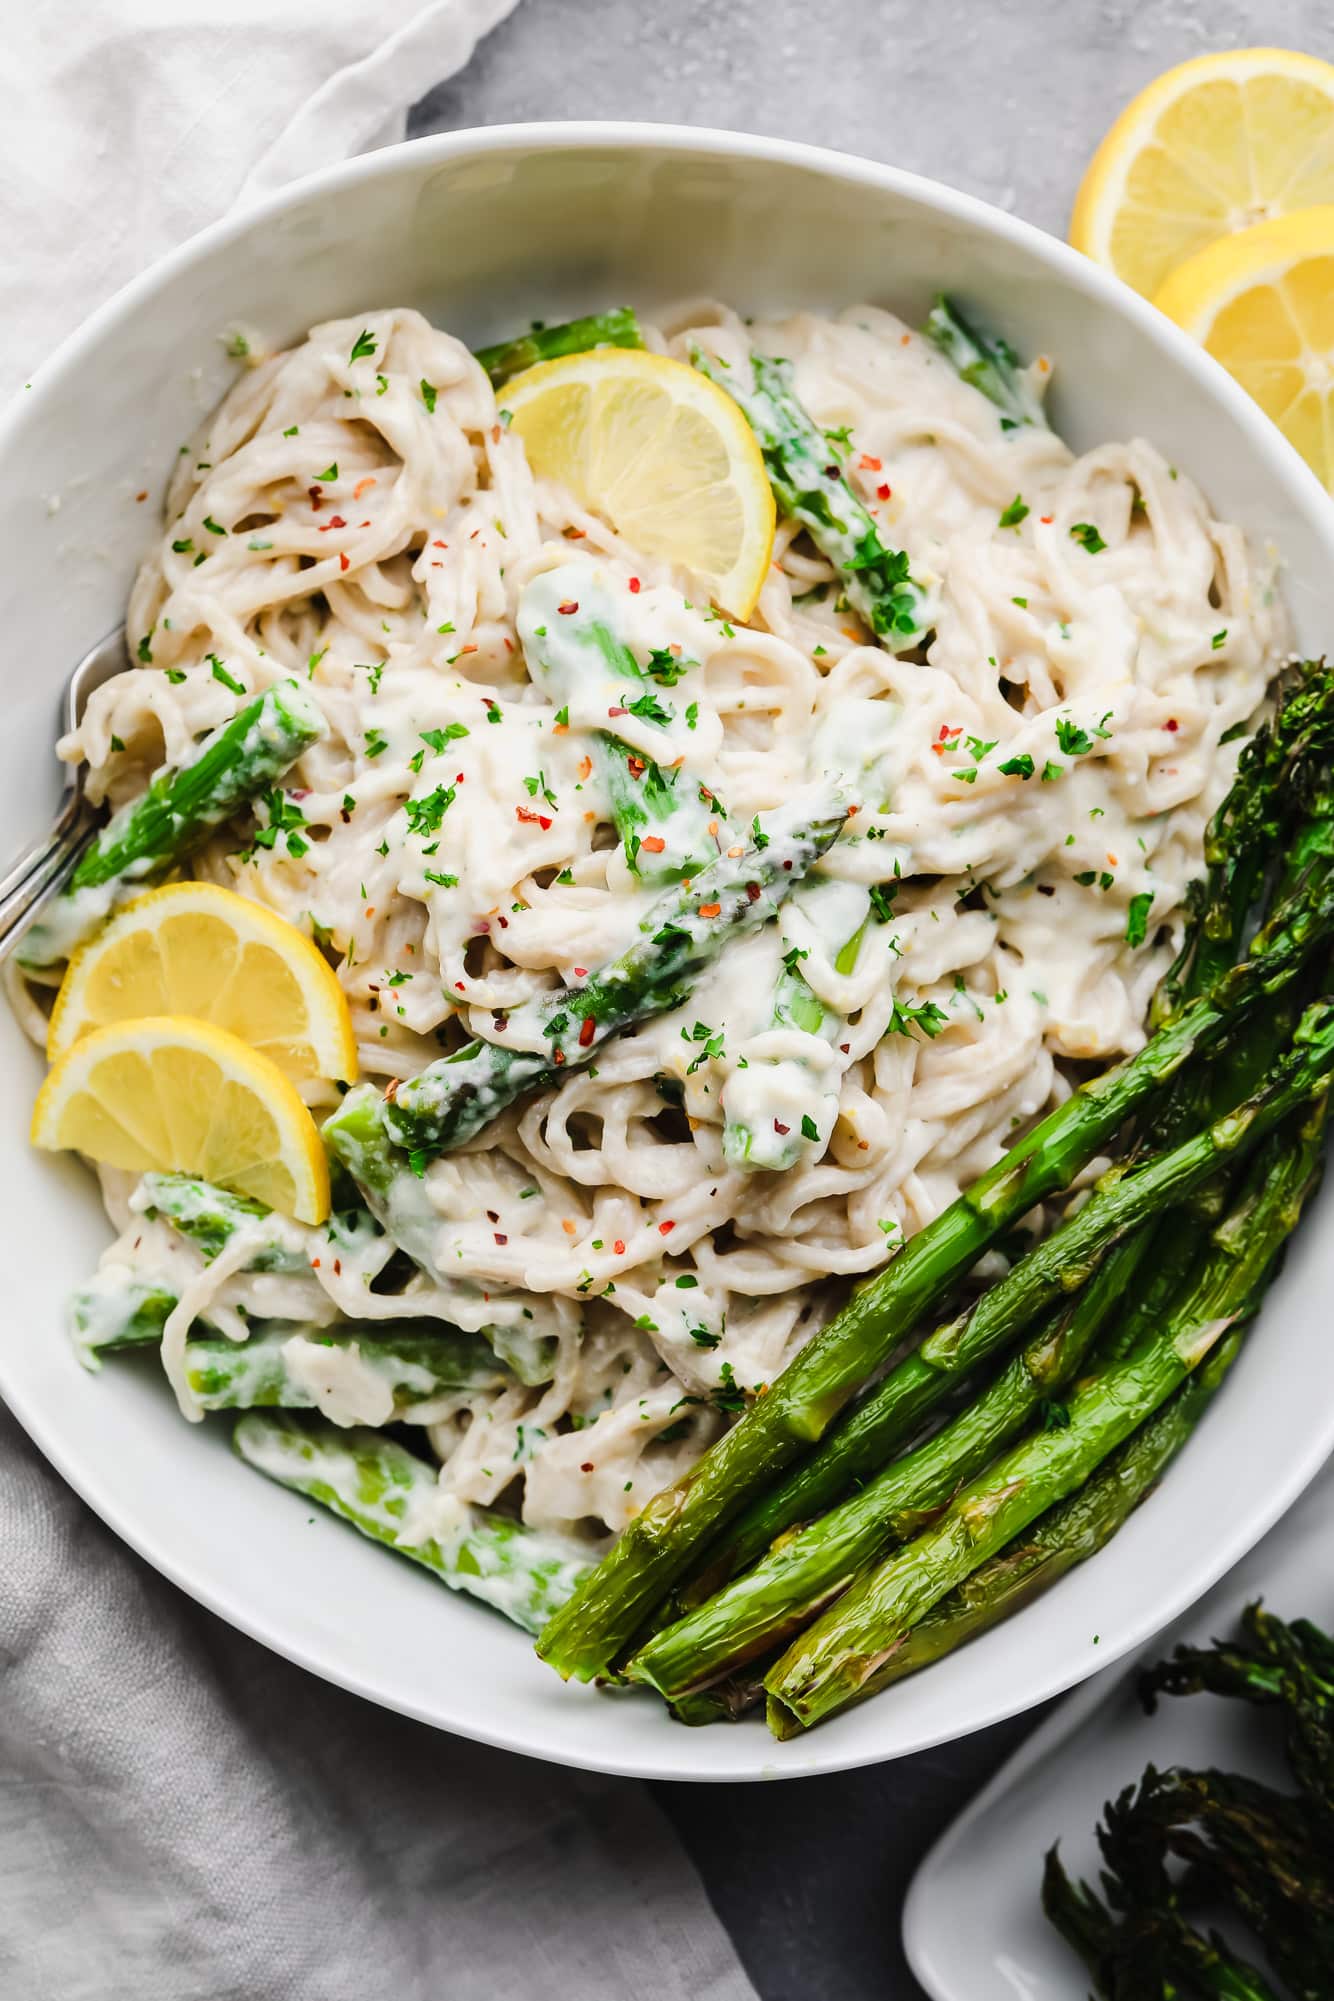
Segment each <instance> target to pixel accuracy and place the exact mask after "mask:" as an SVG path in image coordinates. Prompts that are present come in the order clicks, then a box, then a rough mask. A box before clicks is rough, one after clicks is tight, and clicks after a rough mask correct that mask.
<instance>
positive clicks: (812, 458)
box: [690, 348, 932, 653]
mask: <svg viewBox="0 0 1334 2001" xmlns="http://www.w3.org/2000/svg"><path fill="white" fill-rule="evenodd" d="M690 359H691V361H692V362H693V364H694V366H695V367H696V368H698V369H699V370H700V372H701V374H703V375H707V376H708V378H709V380H710V381H711V382H716V383H717V384H718V386H719V387H720V388H722V389H725V390H726V391H727V393H728V395H729V396H731V397H732V399H733V400H734V401H735V402H736V403H739V404H740V406H741V408H742V410H743V411H744V412H745V416H746V420H747V422H748V423H749V425H750V427H751V429H752V431H754V433H755V436H756V438H757V439H758V441H759V446H760V450H761V452H762V453H763V455H764V463H765V467H766V469H767V471H768V474H769V484H770V485H771V486H772V488H773V490H774V498H775V500H776V501H777V503H778V505H779V507H780V508H781V509H782V511H783V513H784V514H786V515H789V516H790V517H791V518H792V520H794V521H799V522H800V523H801V525H802V527H803V528H804V529H805V530H806V532H807V534H808V535H809V536H810V538H811V540H812V541H813V542H814V544H815V546H816V548H817V549H818V550H819V551H820V553H821V555H822V556H825V557H827V558H828V560H829V561H830V562H831V563H832V564H833V566H834V568H835V569H836V570H837V571H838V574H839V576H840V577H841V579H842V582H843V590H844V593H845V594H846V596H847V600H848V603H849V604H850V605H851V606H852V608H853V610H854V611H855V612H856V613H857V614H858V616H859V617H860V618H862V619H864V620H865V622H866V624H867V625H868V626H869V627H870V629H871V631H872V632H873V633H874V634H875V635H876V637H877V638H878V639H879V640H880V641H881V642H882V643H883V644H884V645H885V646H887V647H888V648H889V649H890V651H891V652H894V653H901V652H903V651H904V649H905V648H907V647H910V646H920V645H921V644H922V642H923V640H924V639H925V638H926V635H927V631H928V629H929V627H930V623H931V617H932V614H931V611H930V607H929V604H928V600H927V594H926V592H925V590H924V589H923V587H922V585H921V584H919V583H918V582H916V580H915V579H914V578H913V576H912V575H911V572H910V568H909V562H908V557H907V554H906V553H905V552H904V551H903V550H902V549H891V548H888V547H887V546H886V544H885V543H884V541H883V540H882V539H881V535H880V530H879V528H878V527H877V525H876V522H875V517H874V516H873V515H872V514H871V512H870V510H869V509H868V508H867V507H865V506H864V505H863V503H862V502H861V501H860V500H859V499H858V498H857V495H856V494H855V493H854V492H853V491H852V488H851V487H850V486H849V485H848V483H847V480H846V479H845V478H844V476H843V470H842V468H841V466H840V465H839V463H838V458H837V454H836V452H835V448H834V446H833V445H832V444H831V443H830V441H829V439H828V438H826V436H825V435H824V432H823V431H822V430H821V429H820V428H819V426H818V425H817V424H816V423H814V422H813V421H812V419H811V418H810V416H809V415H808V414H807V412H806V411H805V410H804V409H803V408H802V406H801V404H800V403H799V402H798V400H797V397H796V394H795V392H794V390H793V387H792V366H791V363H790V362H786V361H778V360H773V359H771V358H770V357H769V356H768V355H763V354H753V355H751V357H750V361H749V366H747V365H746V364H745V363H743V364H742V365H741V367H740V368H732V367H731V366H730V365H729V364H728V363H726V362H723V361H720V360H719V359H718V358H717V356H715V355H711V354H705V353H704V352H703V350H702V349H700V348H692V350H691V354H690Z"/></svg>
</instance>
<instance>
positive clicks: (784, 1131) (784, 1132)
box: [774, 1119, 792, 1139]
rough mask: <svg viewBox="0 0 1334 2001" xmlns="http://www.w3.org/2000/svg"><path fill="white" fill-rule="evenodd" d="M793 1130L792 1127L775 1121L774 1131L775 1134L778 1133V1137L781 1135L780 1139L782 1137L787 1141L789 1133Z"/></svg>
mask: <svg viewBox="0 0 1334 2001" xmlns="http://www.w3.org/2000/svg"><path fill="white" fill-rule="evenodd" d="M791 1130H792V1128H791V1126H785V1125H780V1123H779V1121H778V1120H777V1119H775V1120H774V1131H775V1132H776V1133H777V1134H778V1135H779V1136H780V1137H781V1138H782V1139H786V1138H787V1136H788V1134H789V1133H790V1132H791Z"/></svg>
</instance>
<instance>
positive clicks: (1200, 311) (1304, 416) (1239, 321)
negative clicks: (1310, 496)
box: [1155, 205, 1334, 490]
mask: <svg viewBox="0 0 1334 2001" xmlns="http://www.w3.org/2000/svg"><path fill="white" fill-rule="evenodd" d="M1155 304H1157V305H1158V306H1160V307H1161V308H1162V310H1163V312H1165V313H1166V314H1167V316H1168V318H1169V319H1173V320H1175V321H1176V323H1177V325H1178V326H1181V327H1184V328H1185V329H1186V332H1187V333H1190V334H1193V335H1194V336H1195V338H1196V340H1198V341H1199V342H1201V344H1202V345H1203V346H1204V347H1206V348H1207V349H1208V350H1209V352H1210V354H1212V355H1213V356H1214V358H1215V360H1217V361H1221V362H1222V364H1223V366H1224V368H1226V369H1227V370H1228V371H1229V373H1230V374H1232V375H1234V376H1235V377H1236V378H1237V381H1238V382H1240V384H1241V385H1242V388H1243V389H1248V390H1249V391H1250V393H1251V395H1252V396H1253V397H1254V398H1255V400H1256V402H1257V403H1258V404H1259V405H1260V408H1261V409H1262V410H1264V411H1265V412H1266V414H1267V415H1268V416H1270V417H1272V418H1273V420H1274V422H1275V423H1276V424H1277V425H1278V427H1279V429H1280V431H1282V432H1283V434H1284V436H1285V437H1286V438H1287V439H1288V440H1289V442H1290V443H1291V444H1294V445H1295V446H1296V447H1297V450H1298V451H1299V452H1300V453H1301V455H1302V457H1303V458H1304V459H1305V460H1306V462H1307V464H1308V465H1309V466H1310V467H1311V468H1312V470H1313V471H1314V472H1315V473H1316V474H1317V475H1318V476H1319V477H1320V479H1322V480H1323V481H1324V483H1325V485H1326V486H1327V487H1330V488H1331V490H1334V205H1332V206H1330V207H1327V208H1311V209H1304V210H1302V212H1301V213H1300V214H1298V215H1283V216H1279V217H1278V218H1277V219H1276V220H1275V221H1273V222H1261V223H1257V224H1256V226H1255V228H1254V229H1243V230H1242V231H1241V232H1240V234H1239V235H1237V236H1227V237H1224V238H1223V239H1222V240H1221V241H1220V242H1218V243H1212V244H1210V246H1209V248H1208V249H1207V250H1201V251H1200V253H1199V255H1198V256H1196V257H1190V258H1187V260H1186V262H1185V263H1184V264H1183V265H1181V266H1180V268H1179V269H1178V270H1176V271H1174V272H1173V273H1172V275H1171V277H1170V278H1169V279H1168V280H1167V283H1166V284H1165V285H1164V286H1163V288H1162V290H1161V291H1160V292H1159V294H1158V296H1157V299H1156V301H1155Z"/></svg>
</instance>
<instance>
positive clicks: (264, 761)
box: [19, 681, 324, 967]
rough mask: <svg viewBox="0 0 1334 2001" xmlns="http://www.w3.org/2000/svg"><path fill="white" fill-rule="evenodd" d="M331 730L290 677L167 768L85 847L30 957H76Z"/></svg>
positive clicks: (34, 934) (33, 938)
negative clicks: (125, 906) (123, 907)
mask: <svg viewBox="0 0 1334 2001" xmlns="http://www.w3.org/2000/svg"><path fill="white" fill-rule="evenodd" d="M323 734H324V718H323V716H322V715H321V714H320V711H319V708H318V706H317V704H316V702H315V700H314V698H313V697H312V696H311V695H310V694H309V693H308V692H307V691H306V690H305V689H304V688H302V687H299V686H298V685H297V683H296V682H295V681H290V682H285V683H283V684H281V685H280V686H278V687H276V688H270V689H268V690H267V691H266V693H264V694H263V695H261V696H259V697H258V698H257V700H255V701H253V702H247V704H246V706H245V707H244V708H243V709H239V710H238V711H237V713H236V714H235V715H234V716H233V717H232V719H231V721H230V722H229V723H226V724H224V725H223V727H222V728H221V729H217V730H214V731H213V732H212V733H211V734H210V735H209V736H207V737H206V738H205V739H204V741H203V742H202V743H201V744H200V745H199V746H198V749H197V750H196V752H195V755H194V756H193V757H192V758H190V759H189V761H188V762H187V763H185V764H181V765H164V766H163V768H162V769H161V770H160V771H159V772H158V773H157V774H156V776H155V777H154V778H153V779H152V780H151V781H150V783H149V786H148V789H147V791H145V792H143V793H141V794H140V796H139V798H137V799H133V800H131V801H130V803H129V804H128V805H127V806H122V808H121V809H120V811H119V813H115V814H113V815H112V817H111V819H110V820H109V821H108V822H107V824H106V826H105V827H104V828H103V829H102V831H101V833H100V834H98V836H97V837H96V839H95V840H94V841H93V843H92V845H91V846H90V847H88V848H87V849H86V850H85V852H84V854H83V856H82V858H81V860H80V862H79V865H78V867H77V868H76V869H75V871H74V874H73V876H72V877H71V878H70V882H69V885H68V887H67V888H66V889H65V890H64V892H63V893H62V894H61V895H60V896H59V897H57V899H56V901H55V902H54V903H53V904H51V905H48V907H47V910H46V913H45V915H44V916H42V917H41V918H40V919H39V920H38V921H37V923H35V924H34V925H33V927H32V929H31V930H30V931H29V932H28V934H27V936H26V937H25V938H24V940H23V944H22V947H21V949H20V953H19V956H20V959H21V961H22V963H23V964H24V965H26V966H36V967H40V966H50V965H54V964H56V963H57V962H58V961H59V960H61V959H66V958H68V957H69V955H70V953H71V952H72V951H73V950H74V949H75V947H76V946H78V945H80V944H82V943H83V941H84V939H85V938H87V937H89V936H90V935H91V934H92V932H93V931H95V930H96V929H97V927H98V925H99V924H102V923H104V922H105V920H106V918H107V917H109V916H110V914H111V912H112V911H113V910H115V909H116V908H117V907H118V906H119V905H120V904H122V903H124V902H126V901H127V900H128V899H129V898H130V897H132V896H136V895H138V893H139V892H140V891H141V890H144V889H147V888H148V887H149V886H150V885H151V884H152V883H155V882H158V881H160V880H161V878H162V877H163V876H164V875H167V874H169V873H170V871H171V870H172V869H174V868H176V867H177V866H178V865H179V864H180V863H181V862H182V861H184V860H185V859H186V858H187V857H188V856H189V855H190V854H192V853H193V852H194V850H195V849H196V848H197V847H199V846H200V845H201V844H202V843H203V842H204V841H205V840H206V839H207V838H208V836H209V834H211V833H212V831H213V829H214V828H215V827H217V826H220V825H221V823H222V822H223V821H224V820H229V819H230V818H231V817H232V815H233V814H234V813H237V812H239V811H240V809H241V808H242V807H243V806H245V805H247V804H248V803H249V801H250V800H252V799H253V798H254V797H255V795H256V793H258V792H262V791H263V789H264V787H265V786H266V785H271V784H272V783H273V781H274V780H275V779H277V778H281V776H282V774H283V773H284V772H285V771H286V770H287V769H288V767H289V766H290V765H292V764H294V763H295V762H296V760H297V758H298V757H300V755H301V753H302V752H303V751H304V750H308V749H309V748H310V746H311V744H313V743H315V742H316V741H317V740H318V739H319V738H320V737H321V736H322V735H323Z"/></svg>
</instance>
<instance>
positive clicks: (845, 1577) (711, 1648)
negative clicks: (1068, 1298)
mask: <svg viewBox="0 0 1334 2001" xmlns="http://www.w3.org/2000/svg"><path fill="white" fill-rule="evenodd" d="M1131 1248H1133V1246H1132V1247H1131ZM1122 1249H1123V1250H1124V1249H1125V1247H1122ZM1135 1255H1136V1256H1137V1255H1138V1252H1137V1251H1136V1253H1135ZM1124 1262H1125V1260H1124V1257H1118V1256H1117V1255H1116V1254H1115V1253H1113V1255H1112V1256H1111V1257H1109V1258H1107V1259H1106V1260H1105V1261H1104V1263H1103V1264H1102V1266H1101V1267H1100V1269H1099V1270H1098V1272H1097V1273H1096V1274H1095V1275H1094V1277H1093V1279H1092V1280H1091V1281H1090V1283H1089V1284H1088V1285H1086V1286H1085V1287H1084V1289H1083V1290H1082V1291H1081V1292H1080V1293H1079V1294H1078V1295H1077V1297H1076V1298H1075V1299H1074V1301H1073V1302H1072V1303H1071V1304H1070V1305H1069V1306H1068V1307H1066V1308H1064V1309H1063V1310H1058V1311H1057V1312H1056V1313H1055V1314H1054V1315H1053V1316H1049V1318H1048V1321H1047V1322H1046V1324H1044V1326H1043V1327H1042V1328H1041V1330H1040V1331H1039V1333H1038V1335H1037V1337H1036V1339H1034V1340H1033V1341H1031V1342H1030V1343H1029V1344H1028V1346H1027V1347H1026V1348H1025V1349H1024V1350H1023V1351H1022V1353H1020V1354H1018V1355H1016V1356H1015V1357H1014V1359H1013V1360H1012V1361H1011V1362H1010V1363H1009V1364H1008V1365H1007V1366H1006V1367H1005V1368H1004V1369H1002V1370H1001V1372H1000V1374H999V1375H998V1376H997V1377H996V1378H995V1380H994V1381H993V1382H992V1383H991V1385H990V1386H989V1388H987V1389H986V1390H984V1391H983V1393H982V1395H981V1396H980V1397H979V1398H978V1399H977V1400H976V1402H974V1403H972V1404H970V1405H969V1406H968V1408H966V1409H965V1410H962V1411H960V1413H959V1414H958V1416H957V1417H955V1418H953V1419H952V1420H951V1421H950V1422H949V1423H948V1424H946V1425H945V1426H944V1428H943V1429H942V1430H940V1431H938V1432H937V1433H936V1434H935V1435H934V1437H932V1438H929V1439H928V1440H927V1441H926V1443H925V1444H923V1445H920V1446H918V1447H917V1449H916V1450H915V1451H913V1452H909V1453H907V1454H906V1455H905V1456H904V1457H902V1458H900V1459H897V1460H895V1461H894V1463H893V1464H892V1465H890V1466H887V1467H886V1468H885V1469H884V1471H883V1472H881V1473H880V1474H878V1475H877V1476H876V1478H875V1479H873V1480H872V1481H871V1482H870V1484H869V1485H867V1486H865V1487H863V1488H861V1489H860V1490H859V1491H858V1492H856V1493H854V1494H852V1495H851V1496H850V1497H849V1498H848V1500H846V1501H845V1502H844V1503H843V1504H842V1506H840V1507H837V1508H835V1509H834V1510H833V1511H832V1512H831V1513H830V1514H827V1515H824V1516H823V1517H822V1518H821V1519H820V1520H819V1521H812V1522H811V1523H810V1524H809V1526H808V1527H806V1528H804V1529H802V1530H801V1531H800V1532H799V1533H795V1534H793V1535H791V1536H785V1537H783V1538H782V1539H781V1540H780V1541H779V1542H778V1543H777V1544H776V1545H775V1547H774V1548H773V1549H772V1550H770V1551H769V1553H768V1555H767V1556H765V1557H764V1559H763V1560H762V1561H761V1562H760V1563H758V1564H757V1565H756V1566H755V1568H754V1569H753V1570H749V1571H747V1572H746V1573H745V1574H744V1575H743V1576H739V1577H737V1578H736V1579H735V1580H734V1582H733V1583H731V1584H729V1585H728V1586H727V1588H726V1589H725V1590H722V1591H720V1592H718V1593H717V1595H716V1596H714V1597H711V1598H709V1599H708V1600H707V1602H706V1603H704V1604H702V1605H700V1606H699V1608H698V1609H697V1610H696V1611H693V1612H690V1613H688V1614H687V1616H686V1617H685V1618H683V1619H680V1620H678V1621H677V1622H676V1624H674V1625H671V1626H668V1627H666V1628H665V1629H664V1630H663V1631H662V1632H659V1633H655V1634H654V1636H653V1638H652V1639H651V1640H650V1641H649V1642H648V1644H647V1646H645V1647H643V1648H642V1649H641V1650H640V1652H639V1653H638V1654H636V1655H635V1657H634V1659H633V1660H632V1661H631V1662H630V1664H629V1667H628V1668H627V1670H626V1672H627V1675H628V1677H629V1679H630V1680H631V1681H641V1682H647V1683H648V1684H650V1686H652V1687H653V1688H656V1689H657V1690H658V1692H659V1694H661V1695H663V1696H665V1697H666V1698H667V1700H668V1701H669V1702H673V1703H675V1702H676V1701H678V1700H679V1698H681V1697H682V1696H685V1695H686V1694H688V1693H689V1692H690V1691H691V1690H693V1689H695V1688H698V1687H699V1686H701V1685H702V1684H704V1683H707V1682H710V1681H713V1680H715V1679H716V1678H717V1677H719V1676H720V1675H724V1674H730V1673H733V1672H735V1670H737V1669H738V1668H741V1667H744V1666H745V1665H746V1664H747V1663H748V1662H750V1661H752V1660H754V1659H755V1658H756V1657H757V1656H758V1655H761V1654H765V1653H768V1652H771V1651H772V1650H773V1649H774V1648H775V1647H776V1646H778V1644H779V1643H780V1642H782V1641H783V1640H785V1639H787V1638H789V1637H790V1636H791V1635H792V1634H793V1633H796V1632H798V1631H800V1629H801V1627H802V1626H803V1625H805V1624H806V1622H807V1621H808V1620H809V1619H810V1618H811V1617H812V1616H813V1614H814V1613H815V1612H816V1611H818V1610H819V1608H820V1607H821V1606H822V1605H825V1604H827V1603H828V1602H829V1601H830V1599H832V1598H835V1597H837V1595H838V1593H839V1592H841V1591H843V1590H845V1589H846V1588H847V1586H848V1585H849V1584H851V1583H852V1581H853V1579H854V1578H855V1577H856V1576H857V1575H858V1574H859V1573H860V1572H861V1571H862V1570H864V1569H865V1568H866V1566H867V1564H868V1563H871V1562H873V1561H874V1560H875V1559H876V1558H877V1557H878V1556H879V1555H881V1554H882V1553H883V1551H884V1550H885V1549H886V1548H887V1546H888V1545H889V1544H890V1543H891V1542H895V1541H899V1542H901V1541H903V1540H905V1539H906V1538H907V1537H909V1536H911V1535H913V1534H915V1533H916V1532H917V1530H918V1529H919V1528H920V1527H921V1526H922V1525H923V1523H924V1522H925V1521H926V1519H927V1518H928V1517H929V1516H930V1515H932V1514H933V1513H935V1512H936V1511H937V1510H938V1509H940V1508H942V1507H944V1505H945V1504H946V1502H947V1501H948V1500H949V1498H950V1496H951V1494H952V1493H953V1492H954V1490H955V1488H956V1487H957V1486H958V1485H959V1484H960V1482H961V1481H963V1480H966V1479H970V1478H972V1477H973V1476H975V1475H976V1474H978V1473H980V1472H981V1471H982V1468H983V1467H984V1466H985V1465H986V1464H987V1462H988V1461H989V1460H991V1459H993V1458H994V1457H995V1455H996V1453H997V1452H998V1451H999V1450H1000V1448H1001V1446H1002V1445H1004V1444H1006V1443H1007V1442H1008V1441H1009V1440H1010V1439H1011V1438H1013V1437H1014V1435H1015V1434H1016V1432H1018V1431H1020V1430H1021V1429H1022V1428H1023V1426H1024V1425H1025V1424H1026V1423H1027V1422H1028V1420H1029V1419H1030V1418H1032V1417H1033V1415H1034V1413H1035V1412H1036V1411H1037V1410H1038V1409H1039V1406H1041V1405H1044V1404H1047V1403H1048V1402H1049V1401H1050V1400H1052V1399H1054V1398H1055V1397H1056V1396H1057V1394H1058V1393H1059V1392H1061V1391H1063V1390H1064V1389H1065V1388H1066V1386H1067V1385H1068V1384H1069V1383H1071V1382H1072V1381H1073V1380H1074V1379H1075V1377H1076V1376H1077V1375H1078V1373H1079V1371H1080V1369H1081V1368H1082V1366H1083V1363H1084V1360H1085V1358H1086V1356H1087V1355H1088V1352H1089V1349H1090V1347H1091V1346H1092V1343H1093V1341H1094V1340H1095V1338H1096V1336H1097V1334H1098V1333H1099V1331H1100V1329H1101V1327H1102V1325H1103V1323H1104V1321H1105V1320H1106V1317H1107V1315H1108V1314H1109V1313H1110V1312H1112V1311H1113V1310H1114V1308H1115V1307H1116V1304H1117V1302H1118V1299H1119V1297H1120V1294H1121V1290H1122V1285H1123V1271H1122V1267H1123V1264H1124Z"/></svg>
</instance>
